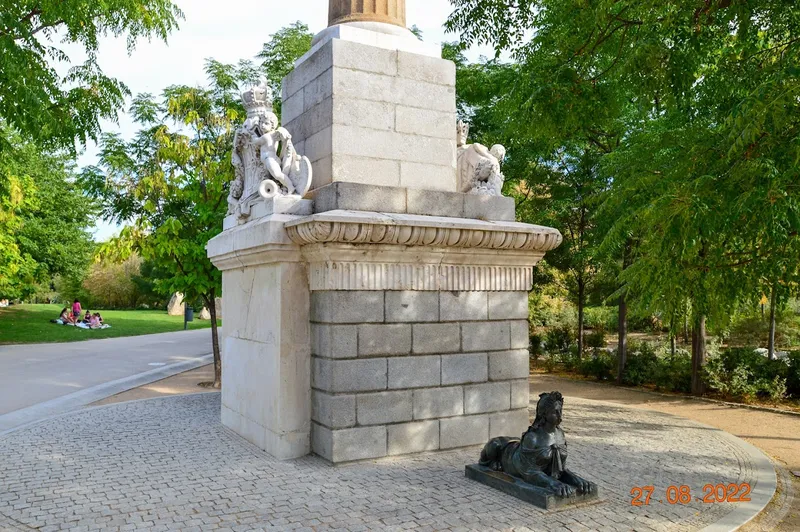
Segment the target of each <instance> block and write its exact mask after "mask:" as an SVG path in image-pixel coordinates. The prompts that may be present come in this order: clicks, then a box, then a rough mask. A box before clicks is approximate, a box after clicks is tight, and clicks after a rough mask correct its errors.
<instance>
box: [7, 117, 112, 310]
mask: <svg viewBox="0 0 800 532" xmlns="http://www.w3.org/2000/svg"><path fill="white" fill-rule="evenodd" d="M0 137H2V138H3V139H4V143H5V144H6V145H7V146H9V148H7V149H5V150H2V151H0V297H3V298H11V299H14V298H26V297H28V296H30V295H31V294H32V293H33V292H34V291H36V288H37V285H38V284H40V283H49V282H50V279H51V278H52V277H53V276H55V275H62V276H66V277H80V276H81V274H82V269H83V267H84V266H85V265H86V264H88V262H89V259H90V257H91V254H92V247H93V243H92V238H91V234H90V233H89V231H88V228H89V227H90V226H91V225H92V221H93V217H94V215H95V214H96V213H97V209H96V205H95V204H94V202H93V201H92V200H91V199H90V198H88V197H87V196H85V195H84V194H83V191H82V190H81V189H80V188H79V187H78V186H77V185H76V184H75V172H74V163H73V162H72V161H71V159H70V158H68V157H66V156H64V155H58V154H55V155H53V154H48V153H46V152H42V150H41V149H40V148H39V147H38V146H36V145H35V144H32V143H30V142H23V140H22V139H21V138H20V137H19V135H17V134H15V133H13V132H12V131H11V130H10V129H9V128H0Z"/></svg>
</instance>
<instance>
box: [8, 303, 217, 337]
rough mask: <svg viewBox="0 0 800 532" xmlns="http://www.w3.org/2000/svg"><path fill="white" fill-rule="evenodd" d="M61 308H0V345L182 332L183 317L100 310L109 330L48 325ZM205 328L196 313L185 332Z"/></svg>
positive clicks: (207, 323)
mask: <svg viewBox="0 0 800 532" xmlns="http://www.w3.org/2000/svg"><path fill="white" fill-rule="evenodd" d="M62 308H64V307H63V306H62V305H13V306H10V307H5V308H0V344H32V343H40V342H77V341H80V340H96V339H98V338H116V337H118V336H138V335H141V334H154V333H163V332H172V331H182V330H183V316H169V315H167V311H166V310H101V311H99V312H100V314H102V316H103V322H104V323H108V324H109V325H111V328H109V329H95V330H92V329H80V328H78V327H70V326H67V325H57V324H55V323H50V320H52V319H56V318H58V316H59V314H61V309H62ZM90 310H92V311H94V309H90ZM85 312H86V309H84V313H85ZM218 323H221V321H219V322H218ZM208 327H211V322H210V321H208V320H198V319H197V312H196V313H195V320H194V321H191V322H189V329H205V328H208Z"/></svg>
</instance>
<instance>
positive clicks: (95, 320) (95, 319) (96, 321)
mask: <svg viewBox="0 0 800 532" xmlns="http://www.w3.org/2000/svg"><path fill="white" fill-rule="evenodd" d="M89 328H90V329H99V328H100V315H99V314H97V313H94V314H92V315H91V316H89Z"/></svg>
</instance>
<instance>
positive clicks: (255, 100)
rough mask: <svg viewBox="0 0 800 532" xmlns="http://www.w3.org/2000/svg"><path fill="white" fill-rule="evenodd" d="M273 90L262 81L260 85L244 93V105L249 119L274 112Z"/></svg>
mask: <svg viewBox="0 0 800 532" xmlns="http://www.w3.org/2000/svg"><path fill="white" fill-rule="evenodd" d="M272 101H273V100H272V89H270V88H269V86H267V84H266V80H263V79H262V80H261V81H260V82H259V84H258V85H255V86H253V87H251V88H250V89H249V90H246V91H244V92H243V93H242V103H243V104H244V109H245V111H247V118H255V117H256V116H259V115H263V114H265V113H267V112H270V113H271V112H272Z"/></svg>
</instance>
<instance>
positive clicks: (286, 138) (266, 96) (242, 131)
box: [228, 80, 312, 219]
mask: <svg viewBox="0 0 800 532" xmlns="http://www.w3.org/2000/svg"><path fill="white" fill-rule="evenodd" d="M272 101H273V100H272V91H271V90H270V88H269V87H268V86H267V84H266V80H261V81H260V82H259V84H258V85H256V86H254V87H252V88H251V89H249V90H247V91H245V92H243V93H242V103H243V104H244V107H245V110H246V111H247V119H246V120H245V122H244V124H243V125H242V126H241V127H240V128H239V129H237V130H236V133H235V134H234V138H233V152H232V154H231V163H232V164H233V168H234V179H233V182H232V183H231V188H230V193H229V195H228V214H229V215H231V214H235V215H236V216H237V217H238V218H240V219H244V218H247V217H249V216H250V209H251V207H252V206H253V205H254V204H255V203H256V202H258V201H265V200H266V201H269V200H272V199H273V198H275V197H276V196H288V197H294V198H297V199H298V200H299V199H300V198H302V197H303V196H304V195H305V194H306V192H308V189H309V188H310V187H311V175H312V174H311V162H310V161H309V160H308V157H305V156H302V155H299V154H298V153H297V151H295V149H294V145H293V144H292V135H291V134H290V133H289V132H288V131H287V130H286V129H284V128H282V127H279V126H278V117H277V116H276V115H275V113H274V112H273V110H272Z"/></svg>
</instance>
